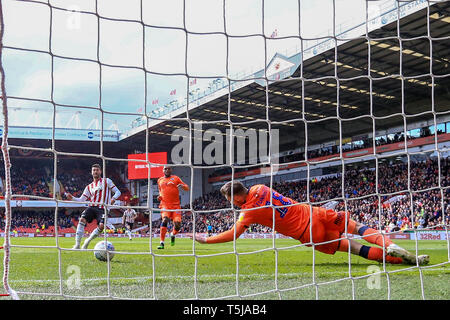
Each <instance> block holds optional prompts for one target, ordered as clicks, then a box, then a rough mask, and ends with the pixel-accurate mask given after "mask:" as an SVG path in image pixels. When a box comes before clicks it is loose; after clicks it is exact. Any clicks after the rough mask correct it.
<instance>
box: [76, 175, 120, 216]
mask: <svg viewBox="0 0 450 320" xmlns="http://www.w3.org/2000/svg"><path fill="white" fill-rule="evenodd" d="M113 192H114V195H112V193H113ZM120 194H121V193H120V191H119V189H118V188H117V187H116V186H115V185H114V182H112V180H111V179H109V178H100V179H98V180H97V181H92V182H91V183H90V184H88V185H87V186H86V188H84V191H83V194H82V195H81V197H80V198H79V200H80V201H89V202H90V203H89V206H92V207H98V208H100V209H102V208H103V205H102V203H106V204H111V198H114V199H117V198H118V197H120Z"/></svg>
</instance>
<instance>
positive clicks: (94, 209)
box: [64, 164, 121, 249]
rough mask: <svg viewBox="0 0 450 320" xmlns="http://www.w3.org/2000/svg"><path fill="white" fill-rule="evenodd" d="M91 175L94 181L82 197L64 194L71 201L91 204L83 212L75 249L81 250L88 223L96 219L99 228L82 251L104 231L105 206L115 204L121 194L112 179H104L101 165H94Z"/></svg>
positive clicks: (84, 244)
mask: <svg viewBox="0 0 450 320" xmlns="http://www.w3.org/2000/svg"><path fill="white" fill-rule="evenodd" d="M91 174H92V178H93V181H92V183H90V184H89V185H87V186H86V188H84V191H83V194H82V195H81V197H79V198H76V197H74V196H72V195H71V194H70V193H64V194H65V196H66V197H67V199H69V200H72V201H80V202H81V201H89V202H90V203H89V207H88V208H87V209H86V210H84V211H83V213H82V214H81V217H80V220H79V222H78V226H77V232H76V236H75V245H74V246H73V249H80V242H81V238H82V237H83V234H84V227H85V226H86V223H91V222H92V221H93V220H94V219H95V220H97V224H98V227H97V228H96V229H95V230H94V231H92V233H91V234H90V236H89V238H88V239H86V241H84V243H83V247H82V249H87V247H88V245H89V243H90V242H91V241H92V239H94V238H96V237H98V235H99V234H100V233H101V232H102V231H103V228H104V224H105V221H104V220H105V207H104V205H103V204H110V205H111V204H114V202H115V201H116V200H117V198H119V197H120V194H121V193H120V190H119V189H118V188H117V187H116V186H115V185H114V183H113V182H112V180H111V179H109V178H102V169H101V167H100V165H99V164H94V165H92V171H91ZM112 192H114V195H111V194H112Z"/></svg>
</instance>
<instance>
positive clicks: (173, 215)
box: [160, 204, 181, 222]
mask: <svg viewBox="0 0 450 320" xmlns="http://www.w3.org/2000/svg"><path fill="white" fill-rule="evenodd" d="M160 208H161V217H162V218H163V219H164V218H165V217H167V218H169V219H170V220H172V221H173V222H181V211H164V209H166V210H177V209H181V207H180V205H179V204H175V205H164V206H160Z"/></svg>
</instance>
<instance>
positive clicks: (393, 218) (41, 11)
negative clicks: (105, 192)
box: [0, 0, 450, 299]
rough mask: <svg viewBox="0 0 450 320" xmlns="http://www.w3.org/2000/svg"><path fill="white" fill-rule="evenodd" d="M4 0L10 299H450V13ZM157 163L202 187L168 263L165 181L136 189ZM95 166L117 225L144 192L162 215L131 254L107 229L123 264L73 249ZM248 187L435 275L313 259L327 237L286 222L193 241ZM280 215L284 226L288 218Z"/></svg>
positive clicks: (137, 238)
mask: <svg viewBox="0 0 450 320" xmlns="http://www.w3.org/2000/svg"><path fill="white" fill-rule="evenodd" d="M0 6H1V7H0V9H1V10H0V12H1V15H0V18H1V35H0V45H1V47H0V49H1V51H0V58H1V61H0V71H1V92H2V107H3V123H2V128H1V129H2V131H1V132H2V139H3V141H2V142H3V143H2V151H3V164H4V171H2V176H1V181H0V187H1V189H2V195H3V199H2V201H3V202H2V203H3V207H4V216H3V217H2V219H3V220H2V223H1V225H0V229H1V233H2V235H3V237H4V244H3V248H2V249H3V257H4V263H3V286H4V290H5V295H7V296H8V295H9V296H11V297H13V298H24V299H37V298H44V299H50V298H52V299H53V298H65V299H86V298H90V299H92V298H96V299H101V298H106V299H227V298H242V299H337V298H339V299H418V298H420V299H448V298H449V285H448V281H446V276H447V277H448V265H449V263H450V238H449V232H448V231H449V217H450V204H449V200H448V199H449V194H450V188H449V187H450V178H449V177H450V175H449V167H450V161H449V159H448V156H449V146H450V96H449V90H450V67H449V64H450V59H449V56H450V49H449V46H448V43H449V41H450V1H424V0H423V1H398V0H383V1H381V0H380V1H367V0H366V1H363V0H361V1H344V0H329V1H323V2H322V1H320V4H318V1H313V0H310V1H304V0H298V1H283V2H280V1H274V0H271V1H268V0H258V1H256V0H255V1H253V0H252V1H246V2H242V1H231V0H230V1H228V0H218V1H188V0H183V1H181V0H180V1H168V2H166V3H161V1H145V0H140V1H139V0H134V1H126V2H125V1H106V0H84V1H81V0H78V1H76V0H73V1H59V0H47V1H44V0H21V1H18V0H6V1H2V2H1V4H0ZM253 139H254V140H253ZM178 143H179V144H178ZM183 143H184V144H183ZM202 143H203V144H202ZM154 152H167V154H168V158H167V163H168V164H170V165H172V168H173V171H174V173H175V174H177V175H179V176H180V177H182V179H183V180H184V182H186V183H187V184H188V185H189V186H190V191H188V192H181V193H182V194H181V199H182V205H183V206H182V209H181V211H182V212H183V215H182V219H183V221H182V229H181V233H180V235H178V236H177V238H176V244H175V246H170V244H169V242H168V241H167V240H166V248H165V249H164V251H163V250H158V249H157V246H158V244H159V230H160V223H161V221H160V219H158V217H159V215H160V210H159V209H158V208H157V206H156V205H155V204H154V201H157V200H156V199H157V198H156V195H155V193H156V192H157V189H156V188H155V179H154V178H153V177H152V178H151V177H150V174H148V176H147V177H144V178H141V180H139V181H138V182H136V180H131V179H128V178H129V177H130V172H129V171H128V172H127V169H126V168H128V170H130V169H129V166H128V165H129V163H130V161H131V160H130V159H131V158H129V157H128V155H129V154H134V153H144V154H147V156H144V157H143V158H141V160H134V159H133V161H137V162H138V163H140V164H141V167H143V168H144V169H145V167H146V166H147V168H148V167H152V166H158V165H161V164H162V162H157V161H154V162H153V160H152V159H154V158H151V157H150V154H151V153H154ZM93 163H99V164H100V165H101V167H102V168H103V176H104V177H109V178H111V179H112V180H113V181H114V182H116V184H117V183H119V184H121V186H120V189H121V191H122V194H123V197H125V196H126V197H128V198H121V201H120V202H118V203H117V204H116V205H114V206H111V205H109V204H106V206H105V210H104V212H105V214H106V216H107V217H108V216H110V215H111V217H110V218H111V219H116V220H115V221H119V220H117V219H118V217H117V216H115V215H114V214H115V213H117V212H122V211H123V210H124V209H126V202H129V201H130V199H131V197H132V194H136V195H137V198H138V199H137V200H136V202H134V203H133V206H132V207H133V208H134V209H135V210H137V211H139V212H140V213H141V214H143V215H142V216H145V217H146V218H148V220H149V221H148V222H146V223H144V225H139V228H136V229H137V230H136V231H135V232H136V233H135V234H134V235H133V240H132V241H130V240H128V237H117V232H116V231H117V229H119V228H117V227H113V226H111V227H110V228H108V230H109V231H108V232H104V233H103V234H101V235H100V236H99V238H98V239H97V240H106V241H110V242H112V243H113V244H114V246H115V249H114V251H112V252H108V255H109V254H114V259H112V260H108V261H107V262H106V263H103V262H99V261H97V260H95V258H94V257H93V251H94V250H93V247H94V244H93V243H92V244H91V245H90V248H89V249H87V250H76V249H72V246H73V244H74V238H73V237H70V236H69V235H72V236H73V234H74V231H73V232H71V233H70V228H72V229H73V230H75V229H76V225H77V224H78V218H79V214H80V213H81V210H78V211H74V208H75V203H76V202H75V201H69V200H68V199H67V198H66V197H64V191H65V190H66V191H70V192H72V193H74V192H82V191H83V189H82V188H84V187H85V186H86V185H88V184H89V183H90V182H91V181H92V177H91V176H90V175H89V172H90V169H91V167H90V165H91V164H93ZM86 164H87V165H86ZM141 169H142V168H141ZM126 173H128V176H127V175H126ZM235 180H239V181H242V182H243V183H244V184H245V185H246V186H251V185H255V184H266V185H267V186H269V187H271V188H273V189H275V190H277V191H278V192H280V193H281V194H283V195H284V196H287V197H290V198H292V199H295V200H296V201H298V202H300V203H305V204H309V205H311V206H325V207H327V206H328V207H331V208H334V209H335V210H336V211H344V212H346V216H349V217H350V218H352V219H354V220H356V221H358V222H361V223H363V224H365V225H367V226H369V227H370V228H373V229H375V230H377V231H378V232H379V233H381V234H384V235H387V236H389V237H390V238H391V239H392V240H393V241H394V242H395V243H398V244H399V245H401V246H402V245H404V246H405V248H406V249H408V250H409V251H410V252H412V253H413V254H415V255H421V254H428V255H430V264H428V265H425V266H419V264H418V263H417V264H416V265H406V266H405V265H392V264H389V263H387V261H386V259H385V258H383V260H382V261H379V262H376V261H369V260H365V259H363V258H361V257H359V256H358V255H352V254H351V247H349V248H348V252H345V253H344V252H338V253H336V254H335V255H324V254H323V253H319V252H318V251H316V250H314V248H315V247H316V246H318V245H322V244H326V243H300V242H299V241H294V240H292V239H288V237H284V236H282V235H281V234H279V233H277V232H275V231H274V230H275V229H276V225H273V227H274V228H268V227H263V226H261V225H252V226H251V227H250V229H249V230H248V232H246V233H245V234H244V235H243V238H245V239H243V240H239V241H236V236H235V240H234V241H233V242H232V243H229V244H227V245H225V244H224V245H222V244H221V245H213V244H210V245H206V244H199V243H197V242H195V241H193V240H190V238H189V235H192V234H196V233H202V234H207V233H208V226H211V227H210V228H211V230H212V233H214V234H218V233H220V232H223V231H226V230H228V229H229V228H231V227H232V226H233V225H234V223H235V222H236V221H237V220H238V219H239V215H240V211H239V210H238V209H237V208H232V207H230V204H229V203H227V202H226V201H224V199H223V197H222V196H221V195H220V194H219V192H218V189H219V188H220V187H221V186H222V185H223V184H224V183H225V182H228V181H235ZM80 186H82V188H81V190H80ZM118 186H119V185H118ZM122 187H123V188H122ZM46 188H48V192H47V191H46V190H47V189H46ZM43 190H44V191H43ZM124 190H126V191H124ZM129 191H131V192H129ZM79 195H80V194H78V196H79ZM232 198H233V196H232ZM99 201H100V203H102V204H105V199H100V200H99ZM44 202H45V203H47V204H51V206H48V207H45V205H42V203H44ZM37 203H40V204H39V205H38V204H37ZM87 204H88V202H83V203H82V205H87ZM266 205H267V206H268V207H271V208H273V215H274V216H273V217H275V215H277V214H279V212H280V211H279V210H281V211H283V210H287V209H288V208H289V206H290V205H287V206H285V207H283V208H279V207H277V208H275V207H274V206H273V205H272V203H269V204H266ZM27 206H28V208H32V209H26V207H27ZM39 206H40V207H39ZM38 207H39V208H40V209H39V210H37V209H36V208H38ZM43 208H46V209H47V210H48V212H47V213H45V212H44V211H42V210H43ZM27 210H28V211H27ZM30 210H34V211H35V215H30V214H29V212H30ZM311 215H312V211H311ZM153 217H155V221H153V220H152V219H153ZM41 218H42V219H44V220H45V221H46V222H45V223H46V226H45V228H44V227H43V228H41V227H40V224H42V222H41V221H42V220H39V219H41ZM120 218H121V217H120ZM272 220H275V219H272ZM48 221H50V223H48ZM111 221H113V220H111ZM71 223H73V225H70V224H71ZM37 224H39V225H38V227H37V228H36V226H35V225H37ZM147 224H148V225H147ZM50 226H51V228H50ZM312 227H313V226H312V225H310V226H309V229H308V231H307V232H310V233H311V235H312ZM31 228H34V229H39V231H38V232H39V233H40V234H36V232H31V231H24V230H28V229H31ZM67 229H69V230H67ZM44 230H51V232H50V231H49V232H48V234H51V235H52V236H51V237H50V236H48V237H47V236H46V237H43V234H45V235H47V234H46V233H44ZM89 230H90V231H92V230H93V229H89ZM45 232H47V231H45ZM18 233H19V234H18ZM29 234H33V236H31V235H29ZM120 234H121V233H120ZM121 235H122V234H121ZM86 236H87V235H86ZM355 237H356V236H355V235H350V234H346V233H343V234H342V235H341V238H339V239H333V240H330V241H328V242H327V243H336V242H340V241H341V240H344V239H354V238H355ZM102 238H103V239H102ZM310 238H311V237H310ZM357 238H360V237H357ZM363 238H364V237H363ZM166 239H170V236H169V235H167V236H166ZM264 239H265V240H264ZM404 239H406V240H404ZM97 240H95V242H96V241H97ZM169 241H170V240H169ZM360 241H363V239H360ZM366 245H367V243H366ZM370 245H371V246H372V244H370ZM311 247H312V248H311ZM383 250H384V249H383Z"/></svg>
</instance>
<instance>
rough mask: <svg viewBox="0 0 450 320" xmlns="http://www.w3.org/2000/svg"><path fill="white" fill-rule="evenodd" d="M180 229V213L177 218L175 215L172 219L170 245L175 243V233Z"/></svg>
mask: <svg viewBox="0 0 450 320" xmlns="http://www.w3.org/2000/svg"><path fill="white" fill-rule="evenodd" d="M180 230H181V215H180V218H179V219H178V218H177V217H176V216H175V217H174V220H173V230H172V233H171V235H170V245H171V246H174V245H175V235H176V234H177V233H178V232H180Z"/></svg>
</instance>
